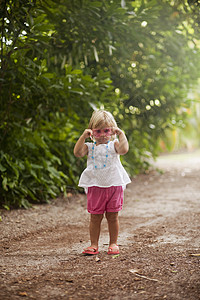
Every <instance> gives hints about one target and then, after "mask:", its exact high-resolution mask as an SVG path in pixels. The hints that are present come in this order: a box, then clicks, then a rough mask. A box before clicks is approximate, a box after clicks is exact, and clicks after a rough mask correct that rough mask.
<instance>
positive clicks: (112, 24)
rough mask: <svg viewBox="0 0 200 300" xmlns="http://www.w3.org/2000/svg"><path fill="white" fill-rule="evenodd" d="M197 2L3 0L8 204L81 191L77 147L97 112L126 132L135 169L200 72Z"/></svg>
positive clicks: (152, 151)
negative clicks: (105, 113)
mask: <svg viewBox="0 0 200 300" xmlns="http://www.w3.org/2000/svg"><path fill="white" fill-rule="evenodd" d="M198 9H199V3H198V1H190V2H189V1H186V0H185V1H180V2H177V3H176V4H174V2H171V1H167V0H166V1H162V3H161V2H160V1H158V0H152V1H137V0H135V1H130V0H129V1H119V0H115V1H113V0H112V1H111V0H109V1H92V0H91V1H89V0H73V1H71V0H56V1H51V0H43V1H39V0H34V1H33V0H32V1H27V0H18V1H13V0H9V1H6V0H1V5H0V15H1V16H2V19H1V22H0V27H1V70H0V72H1V73H0V74H1V78H0V94H1V98H0V145H1V151H0V171H1V179H0V183H1V186H0V192H1V203H2V205H4V207H9V206H13V205H15V206H28V205H29V202H30V201H31V202H32V201H34V202H35V201H48V199H49V198H51V197H56V196H57V195H59V194H60V193H61V192H62V193H66V191H67V189H69V188H75V189H76V188H77V181H78V177H79V175H80V171H81V170H82V169H83V167H84V161H81V160H80V161H78V162H77V161H76V160H75V158H74V156H73V151H72V150H73V147H74V144H75V141H76V139H77V138H78V136H79V134H80V132H81V131H82V130H84V128H85V127H87V125H88V119H89V117H90V115H91V113H92V110H93V109H94V108H95V107H97V108H99V107H105V108H106V109H109V110H110V111H111V112H112V113H113V114H114V116H115V118H116V119H117V121H118V124H119V126H120V127H122V128H123V129H124V130H125V132H126V133H127V135H128V138H129V142H130V146H131V147H130V151H129V154H128V155H127V156H126V157H125V158H123V159H124V164H125V166H126V168H127V170H128V172H129V173H130V175H133V174H136V173H138V172H139V171H141V170H142V169H146V168H148V166H149V157H151V156H153V157H155V156H156V155H157V153H158V146H157V144H158V140H159V137H160V135H161V134H163V133H164V132H165V130H166V128H168V127H171V124H172V119H173V120H174V118H177V119H180V118H181V117H182V116H181V115H180V114H178V113H177V111H178V110H179V111H180V107H182V106H185V107H186V106H187V105H188V103H187V98H186V95H187V91H188V88H189V87H190V86H191V85H192V84H194V82H195V80H196V78H197V77H198V65H199V61H200V60H199V44H198V43H199V42H198V38H199V27H198V23H199V14H198Z"/></svg>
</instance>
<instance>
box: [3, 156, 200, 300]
mask: <svg viewBox="0 0 200 300" xmlns="http://www.w3.org/2000/svg"><path fill="white" fill-rule="evenodd" d="M155 166H156V167H159V168H161V169H162V170H163V171H164V173H163V174H162V173H161V172H157V171H152V172H150V173H149V174H146V175H140V176H138V177H137V178H136V179H134V180H133V182H132V183H131V184H130V185H129V187H128V188H127V190H126V193H125V204H124V208H123V211H122V212H121V213H120V236H119V245H120V249H121V253H120V255H119V256H113V257H112V256H108V255H107V254H106V251H107V247H108V234H107V224H106V221H105V220H103V223H102V234H101V238H100V254H99V255H98V259H99V260H97V259H96V257H90V256H82V255H81V251H82V249H83V248H84V247H85V246H87V245H88V242H89V237H88V220H89V216H88V214H87V212H86V198H85V195H76V196H71V197H69V198H68V200H63V199H60V200H57V201H55V202H53V203H52V204H49V205H36V206H34V208H32V209H30V210H27V211H25V210H15V211H11V212H5V211H3V212H2V211H0V214H1V216H2V219H3V221H2V222H1V223H0V234H1V238H0V251H1V257H0V267H1V277H0V299H1V300H7V299H9V300H10V299H11V300H12V299H21V298H22V297H24V298H25V299H48V300H49V299H56V300H57V299H73V300H74V299H77V300H79V299H112V300H118V299H137V300H140V299H141V300H143V299H147V300H150V299H159V300H160V299H167V300H169V299H170V300H171V299H176V300H177V299H180V300H183V299H185V300H190V299H193V300H197V299H200V234H199V231H200V152H195V153H192V154H181V155H180V154H179V155H169V156H167V157H164V156H163V157H161V158H159V160H158V162H157V163H156V164H155ZM69 196H70V195H69Z"/></svg>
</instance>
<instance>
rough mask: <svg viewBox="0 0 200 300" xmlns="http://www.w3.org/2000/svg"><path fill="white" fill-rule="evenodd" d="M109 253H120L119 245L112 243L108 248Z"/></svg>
mask: <svg viewBox="0 0 200 300" xmlns="http://www.w3.org/2000/svg"><path fill="white" fill-rule="evenodd" d="M107 253H108V254H113V255H115V254H119V246H118V245H116V244H115V245H112V246H110V247H109V248H108V252H107Z"/></svg>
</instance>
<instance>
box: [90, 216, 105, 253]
mask: <svg viewBox="0 0 200 300" xmlns="http://www.w3.org/2000/svg"><path fill="white" fill-rule="evenodd" d="M102 219H103V214H97V215H96V214H91V216H90V240H91V247H94V248H98V243H99V236H100V230H101V221H102Z"/></svg>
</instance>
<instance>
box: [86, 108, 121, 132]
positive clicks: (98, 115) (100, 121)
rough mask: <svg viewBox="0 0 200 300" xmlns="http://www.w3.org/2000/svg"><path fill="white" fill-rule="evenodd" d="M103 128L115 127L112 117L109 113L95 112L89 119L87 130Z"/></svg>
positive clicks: (103, 111) (104, 111)
mask: <svg viewBox="0 0 200 300" xmlns="http://www.w3.org/2000/svg"><path fill="white" fill-rule="evenodd" d="M104 126H108V127H117V123H116V121H115V119H114V117H113V115H112V114H111V113H110V112H109V111H106V110H95V111H94V112H93V114H92V117H91V119H90V122H89V125H88V128H89V129H95V128H99V129H101V128H102V127H104Z"/></svg>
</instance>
